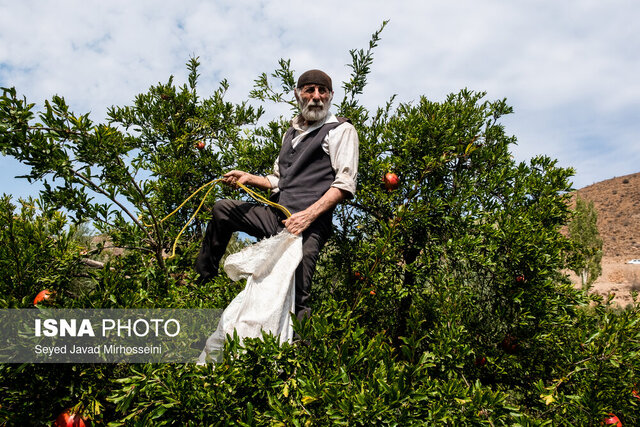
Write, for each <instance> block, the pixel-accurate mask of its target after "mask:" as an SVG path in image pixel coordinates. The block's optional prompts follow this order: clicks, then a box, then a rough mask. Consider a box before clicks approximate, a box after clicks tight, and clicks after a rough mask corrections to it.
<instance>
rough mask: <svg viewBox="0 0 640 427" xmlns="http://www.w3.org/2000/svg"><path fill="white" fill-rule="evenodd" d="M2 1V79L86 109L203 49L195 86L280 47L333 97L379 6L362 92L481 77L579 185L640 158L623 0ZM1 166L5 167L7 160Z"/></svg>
mask: <svg viewBox="0 0 640 427" xmlns="http://www.w3.org/2000/svg"><path fill="white" fill-rule="evenodd" d="M0 12H1V13H0V84H1V85H3V86H16V87H17V89H18V91H19V92H21V93H24V94H25V95H26V96H27V98H28V99H29V100H31V101H32V102H37V103H40V104H41V103H42V102H43V100H44V99H47V98H50V97H51V95H53V94H55V93H58V94H61V95H64V96H65V98H66V99H67V101H68V102H69V104H71V106H72V109H73V110H75V111H76V112H86V111H89V110H91V111H92V113H93V114H92V117H93V118H94V120H97V121H100V120H103V119H104V116H105V113H106V109H107V108H108V107H109V106H111V105H125V104H128V103H130V102H131V100H132V99H133V97H134V96H135V95H136V94H137V93H140V92H144V91H146V90H147V89H148V87H149V86H151V85H152V84H155V83H157V82H158V81H162V82H164V81H166V80H167V79H168V77H169V75H171V74H174V75H175V76H176V80H177V81H179V82H184V81H185V79H186V68H185V66H184V64H185V62H186V61H187V60H188V59H189V57H190V56H192V55H197V56H199V57H200V60H201V62H202V65H201V68H200V73H201V81H200V83H201V85H200V92H201V94H207V93H210V92H211V91H212V90H214V89H215V88H216V87H217V85H218V83H219V81H220V80H221V79H222V78H227V79H228V80H229V82H230V84H231V89H230V91H229V94H228V96H229V98H230V99H231V100H233V101H239V100H242V99H244V98H246V96H247V94H248V92H249V90H250V89H251V87H252V84H253V80H254V79H255V78H256V77H257V76H258V75H259V74H260V73H261V72H269V71H271V70H273V69H274V68H275V67H276V66H277V61H278V59H279V58H281V57H284V58H291V62H292V68H294V69H295V70H296V71H298V72H300V71H302V70H305V69H307V68H323V69H325V70H326V71H328V72H329V73H330V74H331V75H332V76H333V79H334V87H335V89H336V97H335V99H336V100H339V99H341V98H342V91H341V89H340V82H341V81H342V80H345V79H347V78H348V76H349V73H350V69H349V68H348V67H346V64H347V63H349V62H350V56H349V53H348V51H349V49H353V48H366V46H367V44H368V41H369V37H370V35H371V33H372V32H373V31H375V30H376V29H377V28H378V27H379V25H380V24H381V22H382V21H383V20H384V19H390V20H391V22H390V24H389V26H388V27H387V28H386V29H385V31H384V32H383V34H382V40H381V42H380V45H379V47H378V48H377V50H376V53H375V62H374V64H373V67H372V73H371V75H370V77H369V86H368V88H367V89H366V90H365V94H364V95H363V97H362V100H363V101H364V102H365V104H366V105H367V106H369V107H375V106H377V105H380V104H382V103H384V102H385V101H386V100H388V99H389V97H391V96H392V95H393V94H398V100H399V101H402V102H406V101H414V100H417V99H418V98H419V96H420V95H423V94H424V95H427V96H428V97H429V98H431V99H434V100H441V99H443V98H444V96H445V95H446V94H447V93H450V92H456V91H458V90H459V89H460V88H463V87H468V88H470V89H474V90H486V91H488V98H489V99H498V98H503V97H507V98H508V101H509V103H510V104H511V105H513V106H514V108H515V112H516V113H515V114H514V115H512V116H511V117H509V118H507V119H505V124H506V125H507V132H509V133H513V134H515V135H516V136H517V137H518V140H519V145H518V146H517V147H516V148H515V149H514V151H515V153H516V156H517V157H519V158H523V159H524V158H527V157H529V156H531V155H533V154H539V153H541V152H542V153H545V154H548V155H549V156H551V157H555V158H558V159H559V160H560V162H561V164H563V165H575V166H576V167H577V169H578V175H577V176H576V185H577V186H581V185H588V184H590V183H592V182H594V181H597V180H601V179H606V178H609V177H611V176H613V175H616V174H617V175H621V173H620V172H619V171H628V173H632V172H637V171H638V170H637V166H636V165H638V164H640V152H639V149H638V148H636V147H637V146H638V145H639V144H637V143H636V140H637V136H638V134H639V133H640V132H639V131H640V123H639V121H638V120H637V117H638V113H639V106H640V105H639V104H640V103H639V102H638V99H639V96H640V83H639V82H638V79H637V76H638V75H640V59H639V58H638V56H637V55H636V54H635V52H637V51H638V50H640V34H639V33H638V32H637V31H635V30H634V28H635V22H634V20H635V19H636V17H637V16H639V12H640V4H639V3H637V2H633V1H625V0H617V1H615V0H614V1H611V2H606V3H603V2H597V1H578V0H574V1H567V2H556V1H551V0H546V1H532V0H530V1H524V2H504V1H500V2H499V1H471V0H465V1H451V2H435V1H426V2H425V1H419V0H414V1H405V2H388V1H382V0H373V1H352V2H345V1H335V0H331V1H325V2H322V3H310V2H299V1H293V0H280V1H278V0H276V1H264V2H256V1H254V0H242V1H231V0H227V1H215V2H210V1H197V0H189V1H183V2H170V1H150V0H147V1H136V2H126V1H123V0H117V1H109V2H102V1H95V0H94V1H70V0H67V1H57V2H45V1H34V0H27V1H20V2H14V1H8V0H0ZM279 111H282V110H279ZM605 160H606V164H605V162H604V161H605ZM0 161H1V164H2V166H4V165H6V164H8V163H7V162H8V159H1V160H0ZM601 162H602V163H601ZM3 169H4V170H5V174H6V173H7V172H8V173H9V174H10V175H5V176H4V178H5V179H4V180H3V181H5V182H6V181H9V182H11V181H12V179H11V176H13V175H15V174H16V173H17V172H15V167H3ZM6 188H7V189H5V190H4V191H10V189H11V186H7V187H6ZM0 191H3V190H1V189H0Z"/></svg>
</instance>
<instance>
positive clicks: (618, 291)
mask: <svg viewBox="0 0 640 427" xmlns="http://www.w3.org/2000/svg"><path fill="white" fill-rule="evenodd" d="M577 193H578V194H579V195H580V197H582V198H583V199H585V200H589V201H592V202H593V205H594V206H595V208H596V210H597V211H598V231H599V232H600V237H601V238H602V242H603V256H602V275H601V276H600V277H599V278H598V279H597V280H596V281H595V283H594V285H593V291H595V292H598V293H599V294H601V295H608V294H610V293H613V294H615V298H614V301H615V302H617V303H618V304H620V305H621V306H626V305H627V304H629V303H631V291H632V290H635V291H640V265H633V264H627V261H629V260H630V259H634V258H637V259H640V173H635V174H632V175H626V176H621V177H616V178H612V179H608V180H606V181H602V182H597V183H595V184H592V185H590V186H588V187H584V188H581V189H579V190H578V191H577ZM570 277H571V279H572V281H573V282H574V283H575V284H576V286H579V285H580V283H579V279H578V278H577V277H576V276H575V275H574V274H570Z"/></svg>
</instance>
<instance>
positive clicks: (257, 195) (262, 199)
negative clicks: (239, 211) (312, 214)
mask: <svg viewBox="0 0 640 427" xmlns="http://www.w3.org/2000/svg"><path fill="white" fill-rule="evenodd" d="M220 181H222V178H218V179H214V180H213V181H209V182H207V183H206V184H204V185H203V186H201V187H200V188H198V189H197V190H196V191H194V192H193V193H192V194H191V195H190V196H189V197H187V198H186V199H185V200H184V202H182V203H181V204H180V206H178V207H177V208H175V209H174V211H173V212H171V213H170V214H169V215H167V216H165V217H164V218H162V219H161V220H160V222H158V224H162V223H163V222H164V221H166V220H167V219H169V218H171V217H172V216H173V215H174V214H175V213H176V212H178V211H179V210H180V208H182V207H183V206H184V205H185V204H186V203H187V202H188V201H189V200H191V198H193V197H194V196H195V195H196V194H198V193H199V192H200V191H201V190H203V189H204V188H206V187H208V186H211V187H209V189H208V190H207V192H206V193H205V194H204V197H203V198H202V200H201V201H200V204H199V205H198V209H196V211H195V212H194V213H193V215H191V218H189V221H187V223H186V224H185V225H184V227H182V230H180V232H179V233H178V235H177V236H176V239H175V240H174V242H173V247H172V254H171V256H170V257H169V258H168V259H171V258H173V257H175V256H176V246H177V245H178V240H180V236H182V233H184V231H185V230H186V229H187V227H188V226H189V224H191V221H193V220H194V218H195V217H196V215H198V212H200V209H201V208H202V205H203V204H204V201H205V200H207V197H208V196H209V193H210V192H211V190H213V187H214V185H213V184H217V183H219V182H220ZM236 185H237V186H238V187H240V188H242V189H243V190H244V191H246V192H247V194H249V195H250V196H251V197H253V198H254V199H255V200H256V201H258V202H262V203H265V204H267V205H269V206H272V207H274V208H276V209H279V210H280V211H282V213H284V214H285V216H286V217H287V218H289V217H290V216H291V212H289V210H288V209H287V208H285V207H284V206H282V205H279V204H277V203H275V202H272V201H271V200H269V199H267V198H266V197H264V196H263V195H261V194H260V193H257V192H255V191H253V190H252V189H250V188H249V187H247V186H245V185H243V184H240V183H236ZM138 219H140V220H142V215H140V216H139V217H138ZM142 224H144V226H145V227H153V224H145V223H144V222H142Z"/></svg>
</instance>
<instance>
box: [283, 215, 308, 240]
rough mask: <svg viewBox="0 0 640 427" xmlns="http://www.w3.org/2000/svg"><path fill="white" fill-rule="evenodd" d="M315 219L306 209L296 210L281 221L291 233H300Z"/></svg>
mask: <svg viewBox="0 0 640 427" xmlns="http://www.w3.org/2000/svg"><path fill="white" fill-rule="evenodd" d="M314 220H315V218H314V217H313V215H312V214H311V213H309V212H308V211H307V210H304V211H302V212H296V213H294V214H293V215H291V216H290V217H289V218H287V219H285V220H283V221H282V223H283V224H284V226H285V227H286V228H287V230H289V232H290V233H291V234H296V235H298V234H300V233H302V232H303V231H304V230H306V229H307V228H309V226H310V225H311V223H312V222H313V221H314Z"/></svg>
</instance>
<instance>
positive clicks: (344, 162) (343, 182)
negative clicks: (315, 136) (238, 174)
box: [267, 112, 359, 196]
mask: <svg viewBox="0 0 640 427" xmlns="http://www.w3.org/2000/svg"><path fill="white" fill-rule="evenodd" d="M337 122H338V119H337V118H336V116H334V115H333V114H332V113H330V112H329V113H328V114H327V117H326V118H325V120H320V121H318V122H316V123H314V124H313V125H311V126H309V127H308V128H307V129H303V128H302V123H303V119H302V116H296V117H295V118H294V119H293V120H292V121H291V126H292V127H293V128H294V129H295V136H294V138H293V140H292V141H291V145H292V146H293V148H295V147H296V146H297V145H298V144H299V143H300V141H302V139H303V138H304V137H305V136H306V135H307V134H308V133H309V132H313V131H314V130H316V129H318V128H319V127H321V126H322V125H324V124H325V123H337ZM283 141H284V137H283ZM358 144H359V140H358V132H356V128H354V127H353V125H352V124H351V123H348V122H345V123H342V124H341V125H340V126H338V127H335V128H333V129H331V130H330V131H329V133H327V136H326V137H325V138H324V140H323V141H322V149H323V150H324V152H325V153H327V154H328V155H329V159H330V160H331V167H332V168H333V171H334V172H335V174H336V177H335V179H334V181H333V183H332V184H331V186H332V187H335V188H339V189H340V190H344V191H347V192H349V193H350V194H351V195H352V196H353V195H355V194H356V181H357V176H358V160H359V154H358ZM278 160H279V157H278V158H277V159H276V161H275V163H274V165H273V174H271V175H267V179H268V180H269V182H270V183H271V188H272V189H273V190H274V191H276V192H277V191H278V182H279V181H280V168H279V167H278Z"/></svg>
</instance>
